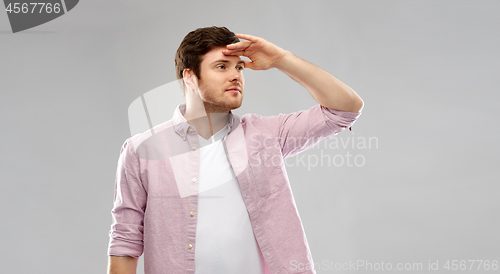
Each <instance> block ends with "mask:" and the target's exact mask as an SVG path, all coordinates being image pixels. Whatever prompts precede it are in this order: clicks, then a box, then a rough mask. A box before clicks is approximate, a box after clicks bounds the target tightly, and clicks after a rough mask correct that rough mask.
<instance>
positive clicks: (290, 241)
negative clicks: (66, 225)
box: [108, 104, 361, 274]
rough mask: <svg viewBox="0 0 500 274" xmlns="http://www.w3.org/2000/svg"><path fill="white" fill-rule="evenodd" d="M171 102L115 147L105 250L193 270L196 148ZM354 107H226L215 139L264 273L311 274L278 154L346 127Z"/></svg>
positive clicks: (161, 269) (163, 267) (149, 266)
mask: <svg viewBox="0 0 500 274" xmlns="http://www.w3.org/2000/svg"><path fill="white" fill-rule="evenodd" d="M185 110H186V105H185V104H181V105H179V106H178V107H177V108H176V110H175V112H174V116H173V118H172V119H171V120H169V121H167V122H164V123H162V124H160V125H158V126H156V127H153V128H152V129H151V130H148V131H146V132H144V133H142V134H137V135H134V136H132V137H130V138H128V139H127V140H126V141H125V143H124V144H123V146H122V148H121V153H120V158H119V161H118V169H117V174H116V187H115V197H114V206H113V209H112V211H111V213H112V217H113V224H112V225H111V230H110V233H109V235H110V242H109V248H108V255H115V256H131V257H136V258H137V257H140V256H141V255H142V254H144V271H145V273H146V274H156V273H194V267H195V262H194V257H195V250H196V224H197V214H196V212H197V208H198V184H197V183H196V182H197V180H198V179H199V172H200V154H199V140H198V135H197V133H196V132H195V130H193V129H194V128H193V127H192V126H191V125H190V124H188V122H187V121H186V119H185V118H184V116H183V115H184V113H185ZM360 114H361V113H351V112H346V111H340V110H334V109H329V108H326V107H324V106H321V105H315V106H313V107H311V108H310V109H308V110H303V111H298V112H295V113H291V114H279V115H277V116H267V117H266V116H260V115H256V114H245V115H244V116H243V117H242V118H241V119H240V118H239V117H238V116H237V115H234V114H233V113H232V112H230V113H229V123H228V126H229V132H228V134H227V135H226V136H225V137H224V138H223V144H224V147H225V151H226V155H227V158H228V160H229V163H230V164H231V167H232V169H233V171H234V174H235V175H236V178H237V180H238V184H239V187H240V191H241V195H242V197H243V201H244V203H245V206H246V209H247V211H248V214H249V217H250V222H251V225H252V229H253V232H254V235H255V239H256V240H257V243H258V245H259V248H260V251H261V253H262V255H263V257H264V259H265V263H266V272H267V273H273V274H274V273H276V274H282V273H315V271H314V270H313V269H311V270H298V269H297V268H293V267H291V266H293V265H291V262H293V261H295V262H299V263H303V264H304V265H307V264H309V265H310V266H313V265H314V263H313V259H312V256H311V252H310V249H309V245H308V243H307V239H306V235H305V233H304V229H303V227H302V223H301V220H300V216H299V213H298V211H297V208H296V206H295V201H294V198H293V195H292V191H291V188H290V182H289V181H288V176H287V174H286V170H285V165H284V159H285V158H287V157H290V156H293V155H296V154H298V153H300V152H302V151H304V150H306V149H308V148H310V147H312V146H314V145H316V144H318V143H319V142H322V141H324V140H326V139H328V138H331V137H333V136H334V135H335V134H337V133H339V132H340V131H342V130H344V129H345V128H348V127H351V126H352V124H353V123H354V121H355V120H356V119H357V118H358V117H359V115H360Z"/></svg>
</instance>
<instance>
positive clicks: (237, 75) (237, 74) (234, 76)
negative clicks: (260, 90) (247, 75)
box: [230, 68, 243, 83]
mask: <svg viewBox="0 0 500 274" xmlns="http://www.w3.org/2000/svg"><path fill="white" fill-rule="evenodd" d="M242 77H243V74H242V73H241V70H238V69H237V68H234V69H233V70H231V76H230V79H231V80H230V81H231V82H234V81H236V82H240V83H241V79H242Z"/></svg>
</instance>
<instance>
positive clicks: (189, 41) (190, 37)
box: [175, 26, 240, 94]
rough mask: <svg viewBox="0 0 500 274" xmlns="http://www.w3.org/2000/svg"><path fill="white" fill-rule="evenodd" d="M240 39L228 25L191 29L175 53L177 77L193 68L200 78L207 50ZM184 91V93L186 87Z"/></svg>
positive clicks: (180, 77)
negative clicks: (202, 62) (185, 70)
mask: <svg viewBox="0 0 500 274" xmlns="http://www.w3.org/2000/svg"><path fill="white" fill-rule="evenodd" d="M239 41H240V39H238V37H236V35H235V34H234V33H233V32H232V31H230V30H229V29H227V28H226V27H215V26H213V27H206V28H199V29H196V30H193V31H191V32H190V33H188V34H187V35H186V36H185V37H184V39H183V40H182V42H181V44H180V45H179V48H178V49H177V52H176V53H175V72H176V74H177V75H176V76H177V79H182V77H183V76H182V73H183V71H184V69H190V70H192V71H193V73H194V75H196V77H198V79H200V70H201V69H200V64H201V61H203V57H204V55H205V54H207V52H209V51H211V50H212V49H214V48H218V47H224V46H226V45H229V44H234V43H237V42H239ZM182 89H183V88H182ZM182 92H183V94H184V89H183V91H182Z"/></svg>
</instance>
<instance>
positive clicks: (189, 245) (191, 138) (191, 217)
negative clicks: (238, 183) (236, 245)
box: [183, 126, 200, 273]
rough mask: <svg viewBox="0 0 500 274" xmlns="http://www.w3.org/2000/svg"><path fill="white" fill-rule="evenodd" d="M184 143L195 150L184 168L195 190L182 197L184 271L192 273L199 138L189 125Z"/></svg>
mask: <svg viewBox="0 0 500 274" xmlns="http://www.w3.org/2000/svg"><path fill="white" fill-rule="evenodd" d="M184 145H186V146H188V151H190V152H195V153H193V154H192V157H191V159H190V161H189V162H188V163H185V165H187V166H188V168H186V170H188V172H189V173H190V176H189V177H188V178H190V179H189V181H187V182H185V183H186V184H190V188H191V189H192V190H196V191H195V192H194V193H196V194H194V195H190V196H188V197H185V198H184V200H185V201H184V204H185V207H184V210H185V212H184V216H185V219H186V220H187V222H186V240H185V243H184V244H185V246H184V247H183V249H184V251H185V258H186V264H187V265H186V273H194V267H195V262H194V259H195V250H196V224H197V217H198V214H197V213H198V189H199V175H200V153H199V140H198V134H197V133H196V130H195V129H194V128H193V127H192V126H189V127H188V129H187V132H186V139H185V140H184Z"/></svg>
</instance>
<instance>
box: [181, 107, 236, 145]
mask: <svg viewBox="0 0 500 274" xmlns="http://www.w3.org/2000/svg"><path fill="white" fill-rule="evenodd" d="M184 113H186V103H183V104H180V105H178V106H177V108H176V109H175V111H174V116H173V118H172V121H173V123H174V130H175V132H176V133H177V134H178V135H179V136H180V137H181V138H182V139H183V140H186V137H187V132H188V130H189V128H190V127H192V126H191V125H190V124H188V122H187V120H186V118H184ZM227 119H228V127H229V128H228V132H227V134H228V135H229V134H230V133H231V132H232V131H233V130H234V129H235V128H236V127H238V125H239V124H240V118H239V117H238V115H235V114H233V112H232V111H229V115H228V118H227Z"/></svg>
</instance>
